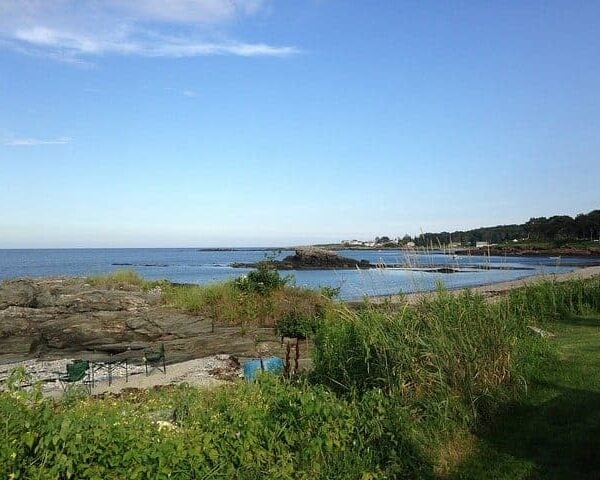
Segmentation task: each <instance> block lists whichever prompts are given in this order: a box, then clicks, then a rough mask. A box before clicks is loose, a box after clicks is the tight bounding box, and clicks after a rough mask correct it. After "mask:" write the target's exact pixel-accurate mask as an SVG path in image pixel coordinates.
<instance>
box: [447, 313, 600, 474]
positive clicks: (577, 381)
mask: <svg viewBox="0 0 600 480" xmlns="http://www.w3.org/2000/svg"><path fill="white" fill-rule="evenodd" d="M544 328H546V329H548V330H550V331H552V332H553V333H555V334H556V337H554V338H553V339H552V340H551V342H552V343H553V344H555V346H556V348H557V351H558V358H557V359H556V361H554V362H550V363H548V364H546V365H544V366H543V367H541V368H540V369H539V370H538V372H537V376H536V378H535V379H533V380H532V381H531V382H530V385H529V394H528V396H527V397H525V398H523V399H521V400H520V401H519V402H514V403H512V404H509V405H506V406H505V407H504V408H503V409H502V411H501V412H500V413H499V414H498V415H497V416H496V417H495V419H494V422H493V423H492V424H491V425H490V426H489V427H488V428H486V429H483V430H482V431H480V432H478V433H477V441H476V443H475V444H476V447H475V448H474V454H473V456H472V458H471V459H469V460H468V461H466V462H465V463H464V464H463V465H462V466H461V467H460V468H459V470H458V471H457V472H456V473H455V475H454V477H453V478H456V479H507V480H508V479H511V480H520V479H523V480H525V479H540V480H550V479H553V480H554V479H556V480H558V479H571V478H577V479H580V480H586V479H589V480H592V479H597V478H599V477H600V455H599V452H598V447H599V443H598V441H599V439H600V315H598V314H592V315H585V316H576V315H572V314H563V316H562V317H560V318H558V319H556V320H555V321H554V322H546V324H545V325H544Z"/></svg>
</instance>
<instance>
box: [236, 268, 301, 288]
mask: <svg viewBox="0 0 600 480" xmlns="http://www.w3.org/2000/svg"><path fill="white" fill-rule="evenodd" d="M289 281H290V277H282V276H281V275H280V274H279V271H278V270H276V269H274V268H273V267H272V266H270V265H269V264H268V263H267V262H260V263H259V264H258V267H257V269H256V270H252V271H251V272H250V273H249V274H248V275H247V276H245V277H240V278H238V279H237V280H236V281H235V285H236V287H237V288H238V289H239V290H240V291H242V292H248V293H259V294H261V295H265V294H267V293H270V292H272V291H273V290H277V289H280V288H283V287H284V286H285V285H286V284H287V283H289Z"/></svg>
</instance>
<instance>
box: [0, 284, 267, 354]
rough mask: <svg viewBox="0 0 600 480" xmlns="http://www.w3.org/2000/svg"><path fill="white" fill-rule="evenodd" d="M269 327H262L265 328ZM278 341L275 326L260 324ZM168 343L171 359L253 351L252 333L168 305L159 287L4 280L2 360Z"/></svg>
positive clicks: (0, 291)
mask: <svg viewBox="0 0 600 480" xmlns="http://www.w3.org/2000/svg"><path fill="white" fill-rule="evenodd" d="M263 330H264V331H263ZM260 335H261V337H263V338H265V339H266V340H265V341H269V342H272V343H273V345H274V346H277V345H278V341H279V339H278V337H275V336H274V333H273V329H267V328H265V329H261V331H260ZM160 343H164V344H165V349H166V351H167V362H181V361H184V360H190V359H193V358H200V357H206V356H208V355H215V354H220V353H223V354H231V355H236V356H239V357H246V356H253V355H254V349H255V345H254V339H253V337H252V335H245V336H244V335H240V329H239V327H228V326H217V327H216V328H215V329H214V330H213V325H212V321H211V319H209V318H205V317H203V316H201V315H192V314H188V313H185V312H182V311H179V310H175V309H172V308H169V307H167V306H165V305H163V303H162V299H161V291H160V289H153V290H150V291H144V290H143V289H141V288H139V287H135V286H121V287H120V288H109V287H106V286H95V285H92V284H90V283H88V282H87V279H86V278H83V277H50V278H33V279H31V278H26V279H14V280H7V281H4V282H2V283H0V363H7V362H17V361H22V360H25V359H28V358H43V359H47V360H53V359H58V358H65V357H69V358H72V357H74V356H77V355H80V354H82V353H86V354H89V353H94V352H95V353H97V354H107V355H108V354H119V353H123V352H130V355H131V357H133V360H134V361H138V362H141V361H142V357H143V350H144V349H145V348H154V349H155V348H156V347H157V345H159V344H160Z"/></svg>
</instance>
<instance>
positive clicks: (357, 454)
mask: <svg viewBox="0 0 600 480" xmlns="http://www.w3.org/2000/svg"><path fill="white" fill-rule="evenodd" d="M599 298H600V279H592V280H588V281H582V282H568V283H562V284H555V283H551V282H547V283H543V284H539V285H535V286H531V287H527V288H525V289H521V290H518V291H515V292H513V294H511V295H510V296H509V297H507V298H506V299H503V300H502V301H499V302H495V303H486V302H485V301H484V300H483V298H481V297H480V296H477V295H473V294H470V293H468V292H467V293H464V294H462V295H460V296H452V295H448V294H447V293H445V292H443V291H441V292H439V295H438V296H437V297H435V298H433V299H427V300H424V301H423V302H422V303H420V304H419V305H416V306H405V307H404V308H400V309H398V308H394V309H392V308H391V307H389V306H386V305H384V306H371V305H365V306H364V307H363V308H362V309H359V310H349V309H347V308H345V307H344V306H343V305H341V306H340V307H339V308H336V309H328V310H327V311H326V313H325V314H324V315H323V316H322V320H321V321H320V323H319V325H318V328H317V334H316V338H315V340H314V358H313V360H314V368H313V370H312V371H311V372H310V373H309V374H308V375H306V376H304V377H301V378H296V379H294V380H291V381H284V380H278V379H275V378H264V379H262V380H261V381H259V382H258V383H253V384H239V385H235V386H232V387H227V388H223V389H218V390H216V391H212V392H206V391H201V390H198V389H194V388H190V387H186V386H181V387H177V388H171V389H166V390H162V391H148V392H140V393H136V394H131V395H128V396H124V397H120V398H105V399H92V398H82V399H77V398H73V397H71V398H67V399H65V400H63V401H61V402H58V403H54V402H52V401H50V400H47V399H42V398H41V397H39V396H36V395H35V393H26V392H24V391H22V390H19V389H18V388H16V387H15V388H14V389H13V390H12V391H11V392H9V393H3V394H0V418H2V419H3V421H2V422H0V436H2V438H3V439H5V440H4V442H2V443H1V444H0V477H1V478H11V477H10V475H13V477H12V478H40V479H46V478H48V479H49V478H81V479H84V478H131V479H135V478H139V479H142V478H143V479H146V478H148V479H150V478H153V479H154V478H180V479H188V478H205V479H209V478H215V479H216V478H220V479H226V478H240V479H259V478H267V479H269V478H272V479H302V478H311V479H315V478H327V479H363V480H364V479H374V478H387V479H396V478H465V479H466V478H523V479H524V478H571V477H573V478H593V477H592V476H590V475H591V474H589V472H591V471H593V470H590V468H591V467H594V466H597V463H593V462H594V461H595V460H594V459H595V456H593V453H594V452H593V449H592V448H591V447H590V446H589V445H587V444H586V439H588V438H590V439H593V438H597V436H598V433H599V432H598V428H599V427H598V425H599V423H600V422H599V418H598V416H599V415H598V406H597V405H598V404H599V403H598V402H597V400H598V395H599V391H600V390H599V389H600V382H599V380H598V374H597V373H596V372H597V371H598V369H597V367H598V361H599V359H598V356H599V355H598V352H597V349H596V348H595V345H597V343H594V342H595V341H596V340H597V339H598V328H599V327H598V325H597V322H598V316H599V315H600V306H599V305H598V299H599ZM529 326H537V327H540V328H543V329H544V330H549V331H552V332H554V333H556V334H557V336H556V337H540V336H538V335H536V334H534V333H533V332H532V331H531V330H530V329H529V328H528V327H529ZM161 421H163V422H168V423H163V424H161V423H160V422H161ZM594 435H595V436H594ZM588 443H589V442H588ZM561 469H562V470H561ZM596 471H597V470H596ZM561 473H562V474H564V475H563V476H560V475H559V474H561ZM567 474H568V475H567ZM571 474H573V475H571ZM536 475H537V476H536ZM544 475H545V476H544ZM565 475H566V476H565ZM586 475H587V476H586Z"/></svg>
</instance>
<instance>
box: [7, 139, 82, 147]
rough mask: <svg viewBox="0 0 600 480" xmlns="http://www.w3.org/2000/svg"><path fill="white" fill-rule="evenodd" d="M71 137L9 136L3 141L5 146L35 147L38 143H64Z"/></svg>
mask: <svg viewBox="0 0 600 480" xmlns="http://www.w3.org/2000/svg"><path fill="white" fill-rule="evenodd" d="M71 141H72V138H71V137H59V138H54V139H47V140H43V139H39V138H11V139H8V140H5V141H4V145H5V146H7V147H36V146H39V145H66V144H67V143H71Z"/></svg>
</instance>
